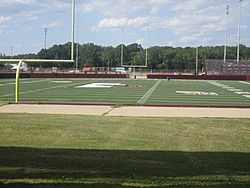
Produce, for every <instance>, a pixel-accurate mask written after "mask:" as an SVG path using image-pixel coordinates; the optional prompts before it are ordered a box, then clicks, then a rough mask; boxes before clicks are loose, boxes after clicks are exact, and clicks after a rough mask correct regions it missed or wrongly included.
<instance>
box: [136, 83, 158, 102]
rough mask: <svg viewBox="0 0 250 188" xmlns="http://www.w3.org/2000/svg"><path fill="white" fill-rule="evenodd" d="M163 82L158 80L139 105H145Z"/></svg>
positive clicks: (140, 100)
mask: <svg viewBox="0 0 250 188" xmlns="http://www.w3.org/2000/svg"><path fill="white" fill-rule="evenodd" d="M161 81H162V80H158V81H157V82H156V83H155V84H154V85H153V86H152V87H151V88H150V89H149V90H148V91H147V93H145V95H143V96H142V97H141V98H140V99H139V100H138V101H137V104H145V103H146V101H147V100H148V99H149V97H150V96H151V95H152V94H153V93H154V91H155V90H156V89H157V87H158V86H159V85H160V84H161Z"/></svg>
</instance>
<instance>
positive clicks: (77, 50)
mask: <svg viewBox="0 0 250 188" xmlns="http://www.w3.org/2000/svg"><path fill="white" fill-rule="evenodd" d="M78 35H79V30H78V13H77V14H76V42H77V43H76V70H75V72H78V61H79V36H78Z"/></svg>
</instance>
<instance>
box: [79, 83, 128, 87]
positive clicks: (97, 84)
mask: <svg viewBox="0 0 250 188" xmlns="http://www.w3.org/2000/svg"><path fill="white" fill-rule="evenodd" d="M125 86H126V84H123V83H90V84H84V85H81V86H77V87H75V88H113V87H125Z"/></svg>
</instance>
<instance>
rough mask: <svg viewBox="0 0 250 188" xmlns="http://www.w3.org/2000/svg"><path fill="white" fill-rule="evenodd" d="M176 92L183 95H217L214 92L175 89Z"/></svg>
mask: <svg viewBox="0 0 250 188" xmlns="http://www.w3.org/2000/svg"><path fill="white" fill-rule="evenodd" d="M176 93H179V94H184V95H208V96H217V95H218V94H217V93H214V92H203V91H176Z"/></svg>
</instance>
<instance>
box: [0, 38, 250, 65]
mask: <svg viewBox="0 0 250 188" xmlns="http://www.w3.org/2000/svg"><path fill="white" fill-rule="evenodd" d="M70 50H71V43H70V42H68V43H66V44H62V45H54V46H52V47H51V48H48V49H42V50H40V51H39V52H38V53H37V54H21V55H16V56H13V58H18V59H70V56H71V55H70ZM198 50H199V69H202V68H203V67H204V64H205V60H206V59H223V57H224V47H223V46H215V47H211V46H200V47H198ZM76 51H78V65H79V68H81V67H119V66H121V45H118V46H116V47H112V46H100V45H96V44H93V43H88V44H82V45H81V44H78V50H76V49H75V52H74V53H75V56H76ZM236 51H237V50H236V47H227V59H236ZM147 54H148V56H147V62H148V68H149V69H174V70H183V69H189V70H194V69H195V60H196V55H195V54H196V49H195V48H193V47H185V48H181V47H176V48H174V47H170V46H153V47H150V48H148V49H147ZM0 58H11V57H10V56H6V55H4V54H0ZM240 59H241V60H250V47H246V46H245V45H241V46H240ZM123 61H124V64H126V65H145V61H146V49H144V48H143V47H142V46H141V45H140V44H137V43H133V44H129V45H123ZM29 66H32V67H39V66H40V64H37V63H33V64H30V65H29ZM42 66H43V67H52V66H57V67H60V68H73V67H74V65H73V64H69V63H60V64H53V63H42Z"/></svg>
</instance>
